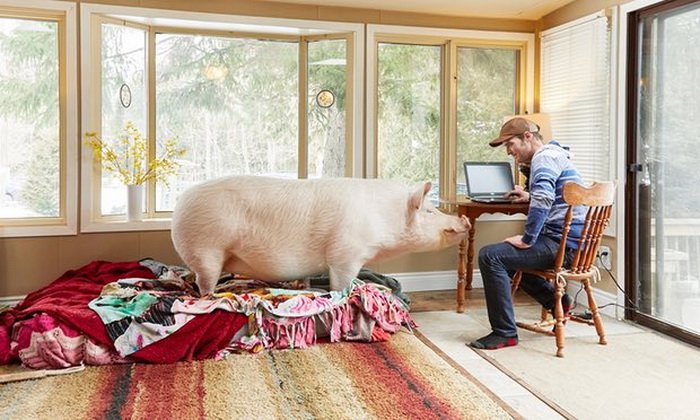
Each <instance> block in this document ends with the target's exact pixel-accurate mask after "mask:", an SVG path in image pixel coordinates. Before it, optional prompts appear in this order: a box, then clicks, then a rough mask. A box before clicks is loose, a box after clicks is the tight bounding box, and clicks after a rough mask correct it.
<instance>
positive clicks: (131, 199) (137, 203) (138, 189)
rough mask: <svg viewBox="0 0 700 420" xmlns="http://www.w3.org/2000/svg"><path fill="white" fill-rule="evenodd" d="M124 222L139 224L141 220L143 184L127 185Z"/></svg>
mask: <svg viewBox="0 0 700 420" xmlns="http://www.w3.org/2000/svg"><path fill="white" fill-rule="evenodd" d="M126 191H127V205H126V220H127V221H129V222H140V221H141V220H143V184H138V185H127V186H126Z"/></svg>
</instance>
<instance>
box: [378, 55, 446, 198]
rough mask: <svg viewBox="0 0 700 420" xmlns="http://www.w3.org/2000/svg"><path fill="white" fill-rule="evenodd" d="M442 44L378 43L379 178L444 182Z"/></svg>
mask: <svg viewBox="0 0 700 420" xmlns="http://www.w3.org/2000/svg"><path fill="white" fill-rule="evenodd" d="M441 51H442V49H441V47H440V46H439V45H438V46H435V45H415V44H392V43H379V44H378V51H377V67H378V72H377V73H378V76H377V177H379V178H389V179H396V180H400V181H403V182H405V183H407V184H414V183H417V182H420V181H432V182H433V183H435V184H436V185H437V184H438V183H439V179H440V177H439V169H440V167H439V163H440V160H439V159H440V121H441V118H440V112H441V110H440V81H441V77H440V72H441V65H440V63H441Z"/></svg>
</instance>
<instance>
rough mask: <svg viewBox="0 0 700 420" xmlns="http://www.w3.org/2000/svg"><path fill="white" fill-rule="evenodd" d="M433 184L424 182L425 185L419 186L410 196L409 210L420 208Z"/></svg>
mask: <svg viewBox="0 0 700 420" xmlns="http://www.w3.org/2000/svg"><path fill="white" fill-rule="evenodd" d="M432 187H433V184H432V183H430V182H426V183H425V184H422V185H419V186H418V188H417V189H416V190H415V191H414V192H413V194H411V200H410V201H409V208H411V209H413V210H418V209H419V208H420V206H422V205H423V200H424V199H425V196H426V195H427V194H428V193H429V192H430V189H431V188H432Z"/></svg>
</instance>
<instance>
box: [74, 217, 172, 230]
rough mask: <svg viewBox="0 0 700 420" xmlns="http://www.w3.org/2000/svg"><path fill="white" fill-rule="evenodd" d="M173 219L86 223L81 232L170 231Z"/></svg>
mask: <svg viewBox="0 0 700 420" xmlns="http://www.w3.org/2000/svg"><path fill="white" fill-rule="evenodd" d="M170 220H171V219H169V218H168V219H163V218H157V219H143V220H142V221H140V222H129V221H126V220H100V221H97V222H84V223H83V224H82V225H81V227H80V231H81V232H83V233H96V232H138V231H151V230H170Z"/></svg>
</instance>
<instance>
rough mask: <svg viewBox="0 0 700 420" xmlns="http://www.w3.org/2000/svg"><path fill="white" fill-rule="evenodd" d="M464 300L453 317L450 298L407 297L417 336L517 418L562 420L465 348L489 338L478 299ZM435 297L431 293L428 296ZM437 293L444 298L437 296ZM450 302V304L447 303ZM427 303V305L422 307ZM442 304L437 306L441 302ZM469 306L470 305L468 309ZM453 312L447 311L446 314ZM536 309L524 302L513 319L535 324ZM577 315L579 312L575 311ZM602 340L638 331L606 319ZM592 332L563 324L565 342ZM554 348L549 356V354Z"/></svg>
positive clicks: (527, 335) (531, 337) (529, 335)
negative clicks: (456, 366) (418, 331)
mask: <svg viewBox="0 0 700 420" xmlns="http://www.w3.org/2000/svg"><path fill="white" fill-rule="evenodd" d="M473 292H476V293H475V294H473V295H472V296H469V297H468V299H467V309H466V310H465V312H464V313H463V314H458V313H457V312H456V311H455V310H454V308H455V307H456V304H454V297H453V296H454V292H453V291H452V292H438V297H437V298H436V297H435V295H434V294H433V297H429V296H430V295H431V292H420V293H415V292H414V293H408V295H409V296H410V297H411V299H412V300H413V301H414V302H413V303H412V309H411V316H412V317H413V319H414V321H415V322H416V323H417V324H418V325H419V328H420V332H421V333H422V334H423V335H424V336H425V337H426V338H428V339H429V340H430V341H431V342H432V343H434V344H435V345H436V346H437V347H439V348H440V349H441V350H442V351H443V352H445V354H447V356H449V357H450V358H452V359H453V360H454V361H455V362H457V363H459V364H460V365H461V366H462V367H463V368H465V369H466V370H467V371H468V372H469V373H470V374H472V375H473V376H474V377H475V378H477V379H478V380H479V381H480V382H481V383H482V384H484V385H485V386H486V387H488V388H489V389H490V390H491V391H492V392H493V393H494V394H496V395H497V396H498V397H500V398H501V399H502V400H503V401H505V403H506V404H508V405H510V406H511V407H512V408H513V409H514V410H515V411H516V412H517V413H518V414H520V415H521V416H523V417H524V418H526V419H538V420H547V419H561V418H563V417H562V416H561V415H560V414H559V413H557V412H556V411H555V410H553V409H552V408H551V407H549V406H548V405H547V404H545V403H544V402H542V400H540V399H539V398H537V397H536V396H535V395H534V394H532V393H531V392H530V391H529V390H527V389H526V388H524V387H523V386H522V385H520V384H519V383H517V382H516V381H515V380H513V379H512V378H510V377H509V376H508V375H506V374H505V373H503V372H501V371H500V370H499V369H497V368H496V367H495V366H493V365H492V364H491V363H489V362H488V361H486V360H484V359H483V358H482V357H481V356H480V355H479V354H477V353H476V352H475V351H474V350H472V349H471V348H470V347H468V346H466V345H465V343H468V342H470V341H472V340H474V339H477V338H479V337H481V336H483V335H486V334H488V333H489V332H490V330H491V329H490V326H489V323H488V318H487V313H486V308H485V307H484V306H483V296H479V294H480V292H479V291H476V290H475V291H473ZM432 293H434V292H432ZM440 293H445V294H443V295H442V296H441V295H440ZM446 296H450V297H451V298H450V299H446ZM426 299H428V300H430V301H431V302H430V303H429V304H427V305H426V304H425V301H426ZM440 299H442V301H440ZM470 302H471V305H470ZM449 306H452V308H449ZM540 308H541V307H540V306H538V305H537V304H535V303H534V301H528V299H527V298H522V299H520V300H516V313H517V314H518V319H524V320H533V321H534V320H536V319H538V318H539V316H540ZM577 309H578V310H581V308H580V307H579V308H577ZM604 322H605V330H606V335H607V336H613V335H615V334H628V333H631V332H638V331H640V330H641V329H640V328H639V327H636V326H635V325H634V324H631V323H628V322H625V321H618V320H615V319H613V318H610V317H605V319H604ZM595 334H596V333H595V329H594V328H591V327H589V326H587V325H583V324H578V323H575V322H570V323H567V337H574V336H588V335H595ZM541 339H545V340H553V339H552V338H550V337H546V336H542V335H538V334H534V333H525V334H520V340H521V341H522V340H541ZM554 350H555V348H554V343H553V347H552V352H554Z"/></svg>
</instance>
